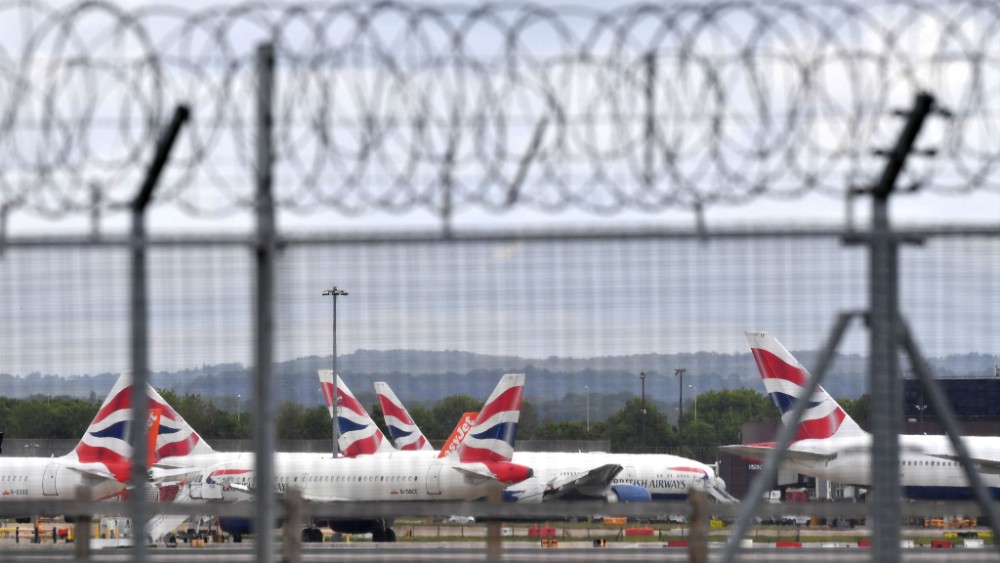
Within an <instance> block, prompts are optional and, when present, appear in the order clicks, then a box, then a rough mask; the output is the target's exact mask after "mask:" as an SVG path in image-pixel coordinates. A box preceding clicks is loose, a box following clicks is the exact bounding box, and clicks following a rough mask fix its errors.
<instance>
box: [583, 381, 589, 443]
mask: <svg viewBox="0 0 1000 563" xmlns="http://www.w3.org/2000/svg"><path fill="white" fill-rule="evenodd" d="M583 390H584V391H586V392H587V434H590V385H584V386H583Z"/></svg>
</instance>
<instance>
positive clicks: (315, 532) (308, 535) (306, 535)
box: [302, 528, 323, 543]
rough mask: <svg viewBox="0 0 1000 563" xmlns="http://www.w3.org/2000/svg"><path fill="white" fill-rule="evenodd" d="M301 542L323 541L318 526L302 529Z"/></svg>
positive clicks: (321, 531) (321, 532)
mask: <svg viewBox="0 0 1000 563" xmlns="http://www.w3.org/2000/svg"><path fill="white" fill-rule="evenodd" d="M302 543H323V530H320V529H319V528H306V529H304V530H302Z"/></svg>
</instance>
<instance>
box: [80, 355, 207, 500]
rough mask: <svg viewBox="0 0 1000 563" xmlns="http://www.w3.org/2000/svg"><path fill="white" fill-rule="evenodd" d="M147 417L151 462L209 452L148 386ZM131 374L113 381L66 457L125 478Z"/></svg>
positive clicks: (128, 469)
mask: <svg viewBox="0 0 1000 563" xmlns="http://www.w3.org/2000/svg"><path fill="white" fill-rule="evenodd" d="M146 393H147V396H148V397H149V407H148V408H149V414H150V419H149V421H148V423H147V428H148V432H149V435H148V436H147V440H148V441H149V442H148V443H149V444H151V445H152V444H155V446H154V447H151V448H150V450H149V452H150V458H149V461H150V462H154V463H155V462H156V461H158V460H159V459H161V458H163V457H168V456H179V455H187V454H190V453H210V452H211V451H212V449H211V448H210V447H208V445H207V444H205V443H204V442H203V441H201V438H200V437H199V436H198V434H197V433H196V432H195V431H194V430H193V429H192V428H191V427H190V426H188V425H187V423H186V422H185V421H184V419H183V418H181V416H180V415H179V414H177V412H176V411H175V410H174V409H173V408H171V407H170V405H168V404H167V403H166V401H164V400H163V398H162V397H161V396H160V394H159V393H157V392H156V390H155V389H153V388H152V387H149V386H147V389H146ZM131 406H132V374H131V373H130V372H125V373H122V374H121V375H120V376H119V377H118V380H117V381H115V384H114V386H112V388H111V391H110V392H109V393H108V396H107V398H105V399H104V403H102V404H101V408H99V409H98V410H97V415H96V416H95V417H94V420H93V421H91V423H90V426H88V427H87V431H86V432H84V434H83V438H81V439H80V442H79V443H78V444H77V445H76V447H75V448H74V449H73V451H72V452H70V453H69V454H67V457H70V458H73V459H76V460H77V461H79V462H80V463H100V464H103V465H104V466H105V467H106V468H107V469H108V471H109V472H110V473H111V474H112V475H114V477H115V479H117V480H119V481H121V482H125V481H127V480H128V478H129V473H130V472H131V463H130V461H131V458H132V446H131V445H130V444H129V429H130V425H131V424H132V410H131Z"/></svg>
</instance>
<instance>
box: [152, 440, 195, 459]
mask: <svg viewBox="0 0 1000 563" xmlns="http://www.w3.org/2000/svg"><path fill="white" fill-rule="evenodd" d="M197 444H198V435H197V434H191V435H190V436H188V437H187V438H186V439H184V440H178V441H177V442H172V443H170V444H166V445H164V446H162V447H160V448H159V449H157V450H156V455H157V458H158V459H157V461H159V460H160V459H163V458H165V457H175V456H184V455H188V454H189V453H191V451H192V450H194V447H195V445H197Z"/></svg>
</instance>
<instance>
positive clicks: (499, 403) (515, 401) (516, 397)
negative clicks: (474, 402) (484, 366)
mask: <svg viewBox="0 0 1000 563" xmlns="http://www.w3.org/2000/svg"><path fill="white" fill-rule="evenodd" d="M523 394H524V386H523V385H517V386H515V387H511V388H510V389H507V390H506V391H504V392H503V393H501V394H500V396H498V397H497V398H496V399H495V400H494V401H493V402H492V403H487V404H486V405H484V406H483V410H481V411H479V415H478V416H477V417H476V420H483V421H485V420H489V418H490V417H491V416H493V415H495V414H497V413H500V412H504V411H515V410H520V408H521V398H522V395H523Z"/></svg>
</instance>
